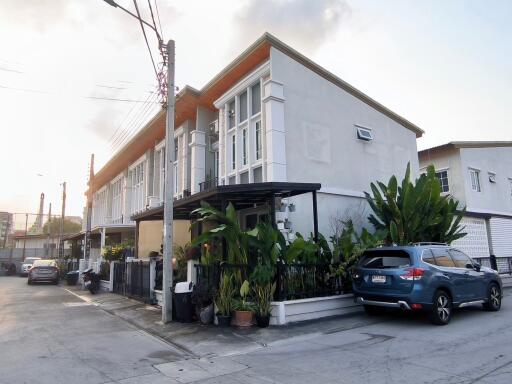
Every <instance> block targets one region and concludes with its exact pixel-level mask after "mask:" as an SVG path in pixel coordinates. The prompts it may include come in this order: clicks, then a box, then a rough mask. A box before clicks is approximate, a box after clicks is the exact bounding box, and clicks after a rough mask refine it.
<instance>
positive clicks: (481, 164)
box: [419, 141, 512, 257]
mask: <svg viewBox="0 0 512 384" xmlns="http://www.w3.org/2000/svg"><path fill="white" fill-rule="evenodd" d="M419 161H420V167H421V168H422V169H424V168H426V167H427V166H428V165H430V164H433V165H434V167H435V169H436V173H437V176H438V178H439V180H440V181H441V187H442V191H443V193H446V194H450V195H452V196H453V197H455V198H456V199H457V200H458V201H459V202H460V204H461V205H462V206H465V207H466V216H465V217H464V219H463V221H462V224H463V225H465V226H466V230H465V232H467V233H468V235H467V236H465V237H464V238H462V239H460V240H458V241H457V242H455V245H457V246H458V247H460V248H461V249H462V250H464V251H465V252H467V253H468V254H469V255H471V256H473V257H488V256H489V255H490V254H494V255H496V256H497V257H512V142H492V141H488V142H486V141H474V142H472V141H469V142H467V141H454V142H450V143H448V144H444V145H441V146H438V147H434V148H429V149H425V150H423V151H420V152H419Z"/></svg>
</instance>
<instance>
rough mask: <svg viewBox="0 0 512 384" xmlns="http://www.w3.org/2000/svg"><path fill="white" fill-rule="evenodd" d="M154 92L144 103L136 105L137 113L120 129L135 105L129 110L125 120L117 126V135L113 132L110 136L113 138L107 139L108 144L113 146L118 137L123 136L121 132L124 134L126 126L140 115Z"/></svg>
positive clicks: (151, 93)
mask: <svg viewBox="0 0 512 384" xmlns="http://www.w3.org/2000/svg"><path fill="white" fill-rule="evenodd" d="M154 93H155V92H150V93H149V95H148V97H147V98H146V100H145V103H143V104H139V105H138V108H139V109H138V111H137V112H135V114H134V115H132V116H131V120H130V121H128V122H127V125H126V126H125V127H123V128H122V129H121V127H122V125H123V124H124V122H125V121H127V120H128V117H129V116H130V114H131V112H133V111H134V110H135V105H134V106H133V107H132V108H131V109H130V111H129V112H128V114H127V115H126V118H125V119H124V120H123V122H122V123H121V124H120V125H119V127H118V129H117V131H119V130H121V131H120V132H119V134H117V133H116V132H114V134H113V135H112V136H113V137H112V138H111V139H109V142H110V143H112V144H115V142H116V141H117V140H118V139H119V136H120V135H122V134H123V132H125V131H126V130H127V128H128V126H129V125H130V124H131V123H132V122H133V120H134V119H135V116H136V115H137V114H138V113H140V111H141V110H142V109H143V108H144V107H145V106H146V105H147V103H148V102H149V101H150V98H151V96H152V95H153V94H154Z"/></svg>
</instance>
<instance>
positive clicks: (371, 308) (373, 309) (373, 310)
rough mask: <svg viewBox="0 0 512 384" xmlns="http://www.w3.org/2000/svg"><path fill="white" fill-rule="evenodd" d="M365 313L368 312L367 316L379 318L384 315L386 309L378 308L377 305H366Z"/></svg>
mask: <svg viewBox="0 0 512 384" xmlns="http://www.w3.org/2000/svg"><path fill="white" fill-rule="evenodd" d="M364 311H365V312H366V314H367V315H370V316H377V315H382V314H383V313H384V311H385V308H382V307H377V306H375V305H365V306H364Z"/></svg>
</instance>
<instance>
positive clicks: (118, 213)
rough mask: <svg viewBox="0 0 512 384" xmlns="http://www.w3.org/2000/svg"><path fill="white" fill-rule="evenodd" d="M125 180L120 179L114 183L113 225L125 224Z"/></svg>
mask: <svg viewBox="0 0 512 384" xmlns="http://www.w3.org/2000/svg"><path fill="white" fill-rule="evenodd" d="M122 196H123V178H122V177H120V178H119V179H117V180H116V181H114V182H113V183H112V223H114V224H120V223H122V222H123V207H122V204H123V199H122Z"/></svg>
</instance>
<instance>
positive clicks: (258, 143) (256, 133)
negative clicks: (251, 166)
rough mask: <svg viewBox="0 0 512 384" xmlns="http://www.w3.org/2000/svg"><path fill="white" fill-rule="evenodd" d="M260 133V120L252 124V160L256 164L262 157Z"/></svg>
mask: <svg viewBox="0 0 512 384" xmlns="http://www.w3.org/2000/svg"><path fill="white" fill-rule="evenodd" d="M258 127H259V128H258ZM261 131H262V129H261V120H257V121H255V122H254V158H255V160H256V161H257V162H259V161H260V160H261V158H262V157H263V145H262V144H261V140H262V138H263V135H262V132H261Z"/></svg>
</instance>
